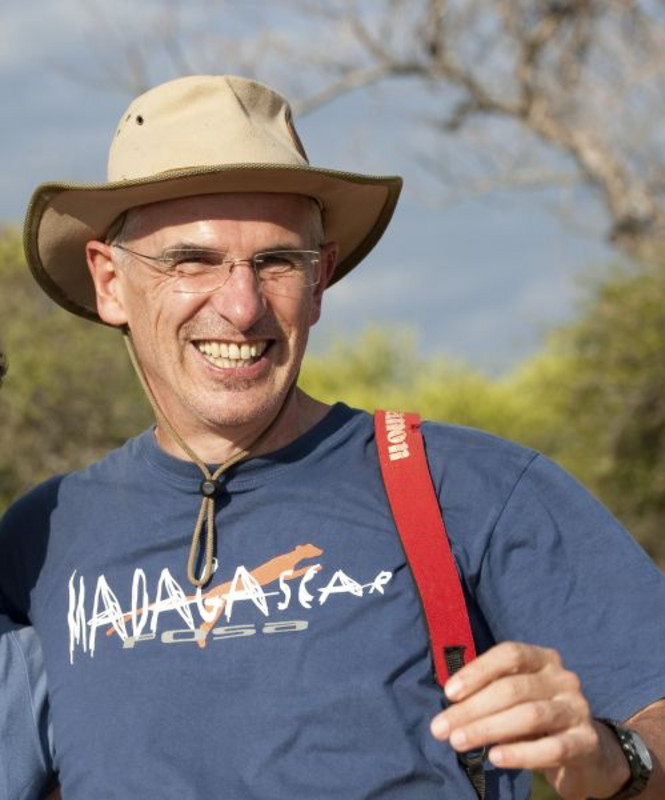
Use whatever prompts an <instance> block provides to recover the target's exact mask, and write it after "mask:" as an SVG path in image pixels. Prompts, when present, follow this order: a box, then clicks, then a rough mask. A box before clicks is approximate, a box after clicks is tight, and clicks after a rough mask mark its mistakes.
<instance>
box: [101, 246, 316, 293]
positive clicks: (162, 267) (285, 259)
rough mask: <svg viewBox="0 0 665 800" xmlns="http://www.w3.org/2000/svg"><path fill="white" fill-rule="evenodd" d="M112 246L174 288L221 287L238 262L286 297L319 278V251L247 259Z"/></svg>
mask: <svg viewBox="0 0 665 800" xmlns="http://www.w3.org/2000/svg"><path fill="white" fill-rule="evenodd" d="M111 246H112V247H115V248H117V249H118V250H121V251H122V252H123V253H128V254H129V255H131V256H134V258H137V259H138V260H139V261H143V262H145V263H146V264H147V265H148V266H150V267H153V268H154V269H156V270H158V271H159V272H161V273H162V274H163V275H166V276H168V277H169V278H172V279H173V291H175V292H183V293H187V294H208V293H211V292H215V291H217V289H221V287H222V286H224V284H225V283H226V281H228V279H229V278H230V276H231V273H232V272H233V270H234V269H235V267H236V265H237V264H248V265H249V266H250V267H251V268H252V270H253V271H254V275H255V276H256V279H257V281H258V283H259V286H260V288H261V291H263V292H267V293H269V294H276V295H282V296H286V297H299V296H300V294H301V293H302V290H303V289H306V288H307V287H311V286H316V285H317V284H318V283H319V281H320V280H321V257H320V251H319V250H269V251H266V252H264V253H255V254H254V255H253V256H251V257H250V258H227V257H226V253H224V252H222V251H220V250H210V249H207V248H204V247H202V248H200V247H186V248H182V247H180V248H170V249H168V250H165V251H164V252H163V253H162V254H161V255H158V256H149V255H146V254H145V253H137V252H136V251H135V250H130V249H129V248H128V247H124V246H123V245H120V244H112V245H111Z"/></svg>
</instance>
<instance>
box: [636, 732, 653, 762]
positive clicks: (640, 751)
mask: <svg viewBox="0 0 665 800" xmlns="http://www.w3.org/2000/svg"><path fill="white" fill-rule="evenodd" d="M632 739H633V745H634V746H635V751H636V752H637V755H638V756H639V758H640V761H641V762H642V763H643V764H644V766H645V767H646V768H647V769H648V770H652V769H653V761H652V760H651V753H650V752H649V751H648V749H647V747H646V745H645V744H644V742H643V741H642V739H641V737H640V736H637V735H636V734H635V733H633V734H632Z"/></svg>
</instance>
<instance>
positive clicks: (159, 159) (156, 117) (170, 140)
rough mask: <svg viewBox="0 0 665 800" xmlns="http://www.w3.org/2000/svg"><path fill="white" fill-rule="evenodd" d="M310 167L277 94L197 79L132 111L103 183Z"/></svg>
mask: <svg viewBox="0 0 665 800" xmlns="http://www.w3.org/2000/svg"><path fill="white" fill-rule="evenodd" d="M307 163H308V161H307V156H306V154H305V151H304V148H303V146H302V143H301V142H300V139H299V137H298V134H297V133H296V131H295V128H294V127H293V122H292V115H291V108H290V106H289V104H288V102H287V101H286V100H285V99H284V98H283V97H282V96H281V95H280V94H278V93H277V92H275V91H273V90H272V89H270V88H269V87H267V86H265V85H263V84H261V83H258V82H257V81H253V80H249V79H247V78H240V77H235V76H228V75H224V76H216V75H197V76H190V77H185V78H178V79H177V80H173V81H169V82H168V83H165V84H162V85H161V86H157V87H156V88H154V89H150V90H149V91H147V92H145V93H144V94H142V95H140V96H139V97H137V98H136V99H135V100H134V101H133V102H132V103H131V104H130V106H129V107H128V109H127V110H126V112H125V113H124V114H123V116H122V118H121V119H120V122H119V124H118V127H117V129H116V132H115V136H114V138H113V142H112V144H111V149H110V151H109V160H108V179H109V181H111V182H119V181H133V180H137V179H141V178H148V177H150V176H156V175H160V174H165V173H168V172H171V171H173V170H181V169H196V168H202V169H206V168H209V167H212V166H222V165H231V164H237V165H240V164H244V165H250V164H281V165H284V166H292V167H297V166H305V165H307Z"/></svg>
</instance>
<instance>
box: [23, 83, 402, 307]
mask: <svg viewBox="0 0 665 800" xmlns="http://www.w3.org/2000/svg"><path fill="white" fill-rule="evenodd" d="M401 186H402V180H401V178H399V177H396V176H371V175H361V174H356V173H352V172H342V171H338V170H331V169H323V168H317V167H312V166H310V165H309V162H308V160H307V156H306V154H305V150H304V148H303V146H302V143H301V141H300V139H299V137H298V134H297V133H296V130H295V128H294V126H293V121H292V116H291V109H290V107H289V104H288V103H287V101H286V100H285V99H284V98H283V97H282V96H281V95H279V94H278V93H277V92H275V91H273V90H272V89H270V88H269V87H267V86H264V85H263V84H261V83H257V82H256V81H253V80H248V79H246V78H239V77H235V76H215V75H203V76H190V77H186V78H179V79H177V80H174V81H170V82H168V83H165V84H162V85H161V86H158V87H156V88H154V89H151V90H150V91H148V92H146V93H145V94H143V95H141V96H139V97H138V98H136V99H135V100H134V101H133V102H132V103H131V105H130V106H129V108H128V109H127V111H126V112H125V113H124V114H123V116H122V118H121V119H120V122H119V124H118V127H117V130H116V132H115V135H114V137H113V142H112V144H111V149H110V151H109V161H108V183H105V184H66V183H46V184H42V185H41V186H39V187H38V188H37V190H36V191H35V193H34V194H33V196H32V200H31V202H30V205H29V207H28V212H27V216H26V222H25V229H24V245H25V252H26V257H27V260H28V264H29V265H30V269H31V270H32V273H33V275H34V276H35V278H36V279H37V281H38V283H39V284H40V285H41V287H42V288H43V289H44V291H45V292H46V293H47V294H48V295H50V296H51V297H52V298H53V300H55V301H56V302H57V303H59V304H60V305H61V306H63V307H64V308H66V309H67V310H68V311H71V312H73V313H74V314H79V315H80V316H82V317H86V318H88V319H92V320H94V321H96V322H101V320H100V318H99V317H98V315H97V309H96V302H95V292H94V286H93V283H92V280H91V278H90V275H89V272H88V268H87V265H86V260H85V244H86V242H88V241H90V240H91V239H104V237H105V235H106V232H107V231H108V229H109V227H110V226H111V224H112V223H113V221H114V220H115V219H116V218H117V217H118V216H119V215H120V214H122V213H123V212H124V211H127V209H129V208H134V207H136V206H142V205H146V204H148V203H155V202H159V201H162V200H171V199H176V198H180V197H190V196H195V195H203V194H213V193H218V192H282V193H292V194H303V195H308V196H311V197H313V198H316V199H317V200H318V201H319V203H320V204H321V207H322V209H323V216H324V225H325V231H326V238H327V239H328V240H329V241H337V242H338V243H339V246H340V252H339V264H338V267H337V270H336V272H335V276H334V281H337V280H339V279H340V278H342V277H343V276H344V275H346V274H347V273H348V272H349V271H350V270H351V269H353V267H355V266H356V264H358V262H359V261H361V259H363V258H364V257H365V256H366V255H367V253H369V251H370V250H371V249H372V248H373V247H374V245H375V244H376V243H377V242H378V241H379V239H380V238H381V235H382V234H383V232H384V230H385V229H386V226H387V225H388V223H389V221H390V218H391V216H392V214H393V211H394V208H395V205H396V203H397V198H398V196H399V193H400V189H401ZM334 281H333V282H334Z"/></svg>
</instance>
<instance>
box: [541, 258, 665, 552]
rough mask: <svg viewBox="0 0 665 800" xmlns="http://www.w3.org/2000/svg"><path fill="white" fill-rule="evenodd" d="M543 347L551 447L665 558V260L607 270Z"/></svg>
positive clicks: (649, 547)
mask: <svg viewBox="0 0 665 800" xmlns="http://www.w3.org/2000/svg"><path fill="white" fill-rule="evenodd" d="M548 351H549V353H550V354H552V355H551V356H550V357H555V358H558V359H559V360H560V361H561V363H562V364H564V365H565V366H564V368H563V369H562V371H561V375H560V380H559V385H558V387H557V391H556V394H555V395H554V396H552V397H551V402H552V403H553V404H555V405H556V413H557V415H558V416H559V417H560V419H561V424H560V431H561V437H562V438H561V440H560V441H559V442H558V444H557V446H556V447H555V448H554V454H555V455H558V456H559V457H560V459H561V460H562V461H564V463H566V465H567V466H569V468H570V469H572V471H573V472H575V473H576V474H577V475H578V476H579V477H580V478H581V479H582V481H583V482H585V483H586V484H587V485H588V486H590V487H591V488H592V490H593V491H595V492H596V493H597V494H598V495H599V496H600V497H601V499H603V500H604V501H605V502H606V503H607V504H608V505H609V506H610V508H611V509H612V510H613V511H614V513H615V514H617V516H619V518H620V519H621V520H622V521H623V522H624V523H625V524H626V525H627V526H628V527H629V529H630V530H631V531H632V532H633V533H634V534H635V535H636V536H637V537H638V539H639V540H640V541H641V542H642V544H643V545H644V546H645V547H646V549H647V550H648V551H649V552H650V554H651V555H652V556H653V557H655V558H656V559H657V560H658V561H659V562H660V563H661V564H665V544H664V543H663V539H662V531H663V529H664V526H665V265H662V264H661V265H659V264H655V265H640V266H633V267H630V268H628V267H624V268H622V269H619V268H615V269H613V270H612V271H611V272H610V273H609V275H606V276H605V277H603V278H602V279H601V280H599V281H597V282H596V283H595V284H594V285H592V286H591V288H590V291H589V293H588V299H587V301H586V303H585V305H584V306H583V307H582V308H581V309H580V313H579V315H578V320H577V321H576V322H575V323H573V324H572V325H570V326H568V327H567V328H565V329H563V330H561V331H559V332H558V334H557V335H556V336H555V337H554V338H553V340H552V341H551V342H550V344H549V348H548Z"/></svg>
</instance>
